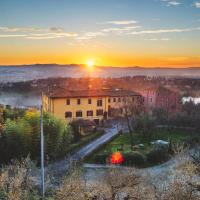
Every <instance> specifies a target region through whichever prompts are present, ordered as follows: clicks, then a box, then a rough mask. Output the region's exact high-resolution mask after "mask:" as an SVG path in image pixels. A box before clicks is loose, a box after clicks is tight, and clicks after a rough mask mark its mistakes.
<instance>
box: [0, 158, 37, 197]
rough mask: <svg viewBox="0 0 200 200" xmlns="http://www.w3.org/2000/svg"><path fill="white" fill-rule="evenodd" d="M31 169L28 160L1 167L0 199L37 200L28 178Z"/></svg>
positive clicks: (30, 163) (31, 166)
mask: <svg viewBox="0 0 200 200" xmlns="http://www.w3.org/2000/svg"><path fill="white" fill-rule="evenodd" d="M33 167H34V165H33V163H32V162H31V161H30V159H29V158H27V159H25V160H24V161H22V162H17V161H16V162H15V163H13V164H12V165H9V166H7V167H3V168H2V169H1V171H0V199H1V200H39V195H38V192H37V190H35V189H34V188H33V184H32V181H31V177H30V173H31V171H32V169H33Z"/></svg>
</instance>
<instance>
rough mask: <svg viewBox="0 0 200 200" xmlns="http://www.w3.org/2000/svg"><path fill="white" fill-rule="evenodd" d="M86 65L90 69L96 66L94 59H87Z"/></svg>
mask: <svg viewBox="0 0 200 200" xmlns="http://www.w3.org/2000/svg"><path fill="white" fill-rule="evenodd" d="M86 65H87V67H88V68H89V69H92V68H93V67H94V59H89V60H87V62H86Z"/></svg>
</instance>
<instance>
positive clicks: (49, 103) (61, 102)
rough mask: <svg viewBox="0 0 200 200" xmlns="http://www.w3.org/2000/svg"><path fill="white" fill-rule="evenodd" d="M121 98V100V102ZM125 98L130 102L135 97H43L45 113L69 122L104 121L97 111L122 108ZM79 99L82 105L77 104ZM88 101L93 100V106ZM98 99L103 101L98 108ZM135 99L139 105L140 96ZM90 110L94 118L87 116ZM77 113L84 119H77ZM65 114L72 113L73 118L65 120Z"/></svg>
mask: <svg viewBox="0 0 200 200" xmlns="http://www.w3.org/2000/svg"><path fill="white" fill-rule="evenodd" d="M114 98H115V99H116V102H114ZM119 98H120V100H121V101H120V102H119ZM123 98H126V101H130V99H131V100H132V98H133V97H85V98H48V97H47V96H45V95H43V107H44V111H47V112H51V113H52V114H54V115H55V116H56V117H58V118H60V119H64V120H66V121H67V122H69V121H72V120H75V119H85V120H87V119H88V120H94V119H99V120H102V119H103V116H97V115H96V111H97V110H98V109H102V110H103V112H108V108H109V106H110V107H111V108H120V107H122V106H123V105H124V102H123ZM67 99H70V105H67ZM77 99H81V104H80V105H78V104H77ZM88 99H91V101H92V103H91V104H88ZM98 99H101V100H102V106H97V100H98ZM109 99H110V102H109ZM127 99H128V100H127ZM134 99H135V100H134V101H133V103H134V104H138V100H139V99H138V96H135V97H134ZM90 110H92V111H93V116H87V111H90ZM77 111H82V117H80V118H77V117H76V112H77ZM65 112H72V118H65Z"/></svg>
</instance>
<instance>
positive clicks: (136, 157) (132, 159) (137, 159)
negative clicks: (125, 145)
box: [124, 151, 145, 166]
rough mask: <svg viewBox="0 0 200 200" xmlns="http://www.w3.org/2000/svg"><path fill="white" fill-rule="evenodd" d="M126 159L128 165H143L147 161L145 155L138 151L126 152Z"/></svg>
mask: <svg viewBox="0 0 200 200" xmlns="http://www.w3.org/2000/svg"><path fill="white" fill-rule="evenodd" d="M124 159H125V163H126V164H127V165H135V166H142V165H144V163H145V156H144V155H143V154H142V153H140V152H138V151H133V152H128V153H126V154H124Z"/></svg>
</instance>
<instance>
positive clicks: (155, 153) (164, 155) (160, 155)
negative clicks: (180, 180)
mask: <svg viewBox="0 0 200 200" xmlns="http://www.w3.org/2000/svg"><path fill="white" fill-rule="evenodd" d="M169 157H170V155H169V153H168V151H167V150H166V149H162V148H158V149H153V150H151V151H150V152H149V153H148V154H147V160H148V161H149V162H150V163H152V164H159V163H162V162H165V161H167V160H168V159H169Z"/></svg>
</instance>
